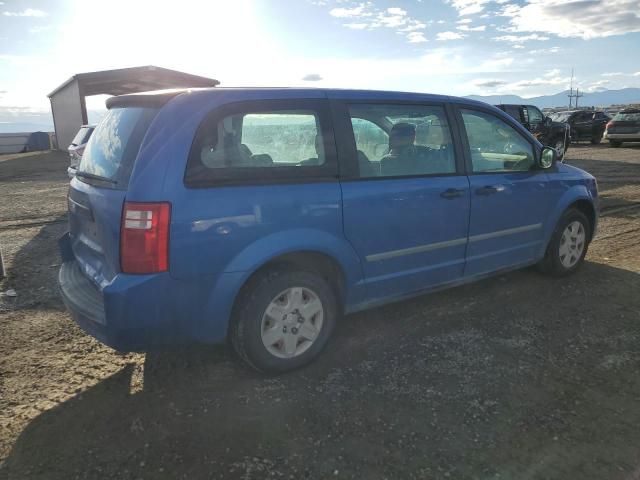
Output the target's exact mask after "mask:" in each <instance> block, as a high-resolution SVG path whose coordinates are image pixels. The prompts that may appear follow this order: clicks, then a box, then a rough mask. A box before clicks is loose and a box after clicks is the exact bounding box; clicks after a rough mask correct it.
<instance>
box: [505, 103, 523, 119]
mask: <svg viewBox="0 0 640 480" xmlns="http://www.w3.org/2000/svg"><path fill="white" fill-rule="evenodd" d="M504 111H505V113H507V114H508V115H510V116H512V117H513V118H515V119H516V120H517V121H518V122H521V121H522V119H521V118H520V107H518V106H517V105H505V107H504Z"/></svg>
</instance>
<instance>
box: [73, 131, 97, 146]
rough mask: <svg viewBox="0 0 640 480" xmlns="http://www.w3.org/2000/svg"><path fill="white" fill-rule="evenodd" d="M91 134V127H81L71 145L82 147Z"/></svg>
mask: <svg viewBox="0 0 640 480" xmlns="http://www.w3.org/2000/svg"><path fill="white" fill-rule="evenodd" d="M91 132H93V127H82V128H81V129H80V130H78V133H76V136H75V137H73V140H72V141H71V145H82V144H84V143H87V140H89V137H90V136H91Z"/></svg>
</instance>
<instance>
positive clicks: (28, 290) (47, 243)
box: [0, 214, 68, 310]
mask: <svg viewBox="0 0 640 480" xmlns="http://www.w3.org/2000/svg"><path fill="white" fill-rule="evenodd" d="M66 220H67V215H66V214H62V215H58V216H56V217H54V218H53V219H50V220H47V221H46V222H43V223H38V222H37V221H36V222H31V221H30V220H29V219H24V220H22V221H21V224H22V225H25V224H26V226H25V227H20V228H29V226H33V227H34V228H37V227H40V226H41V225H42V228H40V230H39V231H38V233H37V234H36V235H35V236H34V237H33V238H32V239H31V240H29V242H27V243H26V244H25V245H24V246H22V247H21V248H20V249H19V250H18V252H17V253H16V254H15V255H14V256H13V257H12V259H11V263H10V265H8V266H6V268H7V272H6V274H7V275H6V279H5V280H4V281H3V283H4V284H5V285H7V286H11V288H13V289H14V290H16V292H17V293H18V296H17V297H15V298H8V299H5V303H7V306H8V307H9V308H11V309H12V310H23V309H27V308H33V307H38V308H44V309H52V310H62V309H64V304H63V303H62V300H61V298H60V295H59V293H58V288H57V285H58V281H57V278H58V270H59V268H60V262H61V260H60V254H59V252H58V239H59V238H60V237H61V236H62V235H63V234H64V232H65V231H66V230H67V229H68V226H67V221H66ZM12 228H13V227H12ZM8 232H9V230H8V229H7V230H4V231H3V230H2V229H1V227H0V233H3V234H5V235H8ZM6 261H8V258H7V257H5V262H6Z"/></svg>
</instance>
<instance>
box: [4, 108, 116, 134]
mask: <svg viewBox="0 0 640 480" xmlns="http://www.w3.org/2000/svg"><path fill="white" fill-rule="evenodd" d="M105 113H106V109H105V110H88V111H87V116H88V119H89V123H90V124H92V125H94V124H96V123H98V122H99V121H100V120H102V117H104V115H105ZM53 130H54V128H53V117H52V116H51V112H48V111H36V112H34V111H31V110H28V109H19V108H12V107H0V133H18V132H53Z"/></svg>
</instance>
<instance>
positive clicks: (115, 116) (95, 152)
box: [78, 107, 157, 183]
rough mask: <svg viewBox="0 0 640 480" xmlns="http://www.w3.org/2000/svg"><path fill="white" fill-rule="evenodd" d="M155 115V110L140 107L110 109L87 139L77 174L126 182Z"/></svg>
mask: <svg viewBox="0 0 640 480" xmlns="http://www.w3.org/2000/svg"><path fill="white" fill-rule="evenodd" d="M156 112H157V109H154V108H140V107H135V108H114V109H111V110H109V112H108V113H107V115H106V116H105V117H104V118H103V119H102V121H101V122H100V124H99V125H98V126H97V127H96V129H95V131H94V132H93V135H91V138H90V139H89V143H88V144H87V148H86V150H85V151H84V155H83V156H82V160H81V161H80V166H79V169H78V173H79V174H80V175H81V174H82V173H86V174H89V175H96V176H99V177H103V178H105V179H108V180H113V181H117V182H118V183H126V180H127V179H128V174H129V173H130V172H131V168H132V167H133V162H134V160H135V157H136V155H137V154H138V150H139V148H140V143H141V142H142V138H143V137H144V134H145V133H146V131H147V128H148V126H149V124H150V123H151V120H152V119H153V117H154V116H155V114H156Z"/></svg>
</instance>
